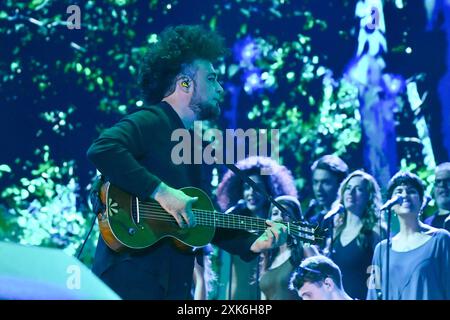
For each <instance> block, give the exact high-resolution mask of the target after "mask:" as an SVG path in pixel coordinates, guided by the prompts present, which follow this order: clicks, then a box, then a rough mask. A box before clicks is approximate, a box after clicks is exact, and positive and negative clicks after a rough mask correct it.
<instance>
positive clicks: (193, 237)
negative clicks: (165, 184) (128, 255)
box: [97, 183, 215, 252]
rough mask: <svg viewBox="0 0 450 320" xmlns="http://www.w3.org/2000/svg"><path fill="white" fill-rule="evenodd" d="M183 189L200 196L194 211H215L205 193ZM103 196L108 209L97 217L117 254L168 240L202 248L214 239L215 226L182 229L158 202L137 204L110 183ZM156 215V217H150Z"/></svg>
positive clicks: (103, 201)
mask: <svg viewBox="0 0 450 320" xmlns="http://www.w3.org/2000/svg"><path fill="white" fill-rule="evenodd" d="M181 190H182V191H183V192H184V193H186V194H187V195H189V196H191V197H198V200H197V201H196V202H195V203H193V205H192V209H197V210H208V211H214V206H213V204H212V202H211V200H210V199H209V197H208V196H207V194H206V193H205V192H204V191H202V190H200V189H198V188H194V187H186V188H182V189H181ZM100 197H101V200H102V203H103V204H104V205H105V207H106V210H105V211H104V212H102V213H99V214H98V216H97V218H98V222H99V228H100V233H101V236H102V238H103V240H104V241H105V243H106V244H107V245H108V247H110V248H111V249H112V250H114V251H116V252H121V251H124V250H127V249H145V248H147V247H150V246H152V245H153V244H155V243H156V242H158V241H159V240H161V239H162V238H165V237H172V238H175V239H177V240H179V241H181V242H182V243H183V244H185V245H188V246H191V247H202V246H205V245H207V244H208V243H210V242H211V240H212V239H213V237H214V231H215V228H214V227H211V226H199V225H197V226H195V227H193V228H184V229H182V228H180V227H179V226H178V224H177V223H176V221H175V219H174V218H173V217H172V216H171V215H170V214H169V213H167V212H165V211H164V210H163V209H162V208H161V207H160V206H159V204H158V202H156V201H151V200H150V201H148V202H147V201H146V202H143V201H138V200H137V198H136V197H133V196H131V195H130V194H128V193H127V192H125V191H123V190H121V189H119V188H118V187H116V186H114V185H111V184H110V183H105V184H104V185H103V186H102V188H101V192H100ZM138 213H139V218H138ZM155 216H156V218H149V217H155Z"/></svg>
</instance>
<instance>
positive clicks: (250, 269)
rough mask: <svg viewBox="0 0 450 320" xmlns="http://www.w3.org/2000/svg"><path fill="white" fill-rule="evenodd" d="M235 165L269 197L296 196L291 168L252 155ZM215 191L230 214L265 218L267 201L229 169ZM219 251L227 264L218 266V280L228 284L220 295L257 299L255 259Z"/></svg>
mask: <svg viewBox="0 0 450 320" xmlns="http://www.w3.org/2000/svg"><path fill="white" fill-rule="evenodd" d="M236 166H237V167H238V168H239V169H241V170H242V171H243V172H244V173H245V174H246V175H247V176H248V177H250V179H252V180H253V181H254V182H255V183H256V184H257V185H258V186H260V187H261V188H262V189H264V190H265V191H266V192H267V193H268V194H269V195H271V196H272V197H277V196H279V195H290V196H292V197H295V198H296V197H297V190H296V188H295V184H294V179H293V177H292V174H291V172H290V171H289V169H287V168H286V167H285V166H282V165H280V164H278V163H277V162H276V161H274V160H273V159H271V158H269V157H260V156H253V157H248V158H246V159H243V160H241V161H238V162H237V163H236ZM216 195H217V203H218V204H219V206H220V208H221V209H222V210H223V211H225V210H229V209H230V208H232V213H233V214H241V215H246V216H253V217H260V218H263V219H267V218H268V215H269V208H270V203H269V202H268V201H267V200H266V199H265V197H264V196H263V195H261V194H260V193H259V192H257V191H256V190H254V189H253V188H252V187H251V186H250V185H248V184H247V183H244V182H243V181H242V180H241V178H240V177H238V176H236V175H235V174H234V173H233V172H232V171H230V170H229V171H228V172H226V173H225V175H224V177H223V179H222V181H221V182H220V184H219V186H218V188H217V192H216ZM220 254H221V255H222V259H221V261H222V262H224V261H228V262H227V263H226V264H225V263H223V264H225V265H228V266H229V267H223V268H221V270H220V272H219V273H220V275H219V278H220V279H222V280H221V282H226V283H227V284H228V285H227V286H226V287H225V288H224V291H225V293H223V294H222V297H223V298H227V299H230V300H259V299H260V296H261V293H260V289H259V284H258V282H259V272H260V270H259V268H258V266H259V261H255V260H254V261H250V262H246V261H243V260H242V259H241V258H240V257H238V256H236V255H231V257H228V256H227V255H226V254H224V253H223V252H222V253H220ZM258 260H259V259H258Z"/></svg>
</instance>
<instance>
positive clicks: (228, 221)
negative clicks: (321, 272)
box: [138, 201, 317, 243]
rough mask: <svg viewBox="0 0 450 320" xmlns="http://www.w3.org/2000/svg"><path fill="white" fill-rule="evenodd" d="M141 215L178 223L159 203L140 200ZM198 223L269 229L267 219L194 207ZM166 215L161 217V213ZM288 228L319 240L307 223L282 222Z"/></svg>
mask: <svg viewBox="0 0 450 320" xmlns="http://www.w3.org/2000/svg"><path fill="white" fill-rule="evenodd" d="M139 207H140V208H139V209H138V211H139V212H140V215H141V214H142V217H143V218H146V219H159V220H161V219H162V220H165V221H171V222H174V223H176V221H175V218H174V217H172V215H170V214H168V213H167V212H165V210H164V209H163V208H162V207H161V206H160V205H159V204H157V203H149V202H143V201H139ZM192 212H193V214H194V216H195V220H196V222H197V225H199V226H206V227H217V228H226V229H238V230H245V231H250V232H256V233H263V232H264V231H265V230H266V229H267V224H266V220H265V219H262V218H258V217H249V216H243V215H236V214H225V213H221V212H217V211H208V210H200V209H192ZM162 213H164V216H163V217H161V214H162ZM280 223H281V224H283V225H285V226H286V228H287V233H288V235H290V236H293V237H296V238H300V239H301V240H302V241H304V242H308V243H313V242H315V241H317V237H316V233H315V231H316V230H315V228H313V227H311V226H310V225H308V224H305V223H294V224H293V223H285V222H280Z"/></svg>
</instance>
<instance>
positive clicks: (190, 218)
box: [87, 25, 286, 300]
mask: <svg viewBox="0 0 450 320" xmlns="http://www.w3.org/2000/svg"><path fill="white" fill-rule="evenodd" d="M225 51H226V50H225V47H224V39H223V38H222V37H221V36H220V35H218V34H217V33H216V32H213V31H210V30H207V29H205V28H203V27H201V26H187V25H180V26H175V27H168V28H166V29H165V30H164V31H163V32H162V33H161V35H160V36H159V38H158V41H157V42H156V43H152V44H150V47H149V48H148V51H147V53H146V55H145V56H144V58H143V60H142V65H141V70H140V84H141V89H142V91H143V94H144V97H145V100H146V106H145V107H143V108H140V109H138V110H137V111H136V112H134V113H131V114H129V115H127V116H126V117H125V118H124V119H122V120H121V121H119V122H118V123H117V124H116V125H114V126H113V127H111V128H109V129H106V130H104V131H103V132H102V133H101V135H100V137H99V138H98V139H96V140H95V141H94V143H93V144H92V145H91V146H90V148H89V150H88V153H87V155H88V158H89V160H90V161H91V162H92V163H93V164H94V165H95V166H96V168H97V169H98V170H99V171H100V172H101V173H102V175H103V176H104V177H105V178H106V180H107V181H109V182H110V183H112V184H114V185H116V186H117V187H119V188H121V189H122V190H124V191H126V192H128V193H129V194H131V195H133V196H136V197H138V198H139V199H141V200H147V199H148V200H150V199H153V200H155V201H157V202H158V203H159V205H160V206H161V207H162V208H163V209H164V210H165V211H166V212H167V214H170V215H171V216H172V217H173V218H174V219H175V220H176V222H177V224H178V225H179V227H181V228H190V227H194V226H195V225H196V220H195V216H194V215H193V212H192V208H191V207H192V204H193V203H194V202H195V201H197V198H194V197H190V196H188V195H186V194H185V193H184V192H182V191H181V190H179V189H180V188H182V187H187V186H197V187H201V171H200V166H196V165H192V164H186V163H182V164H176V163H174V161H172V150H173V147H174V146H175V145H176V142H174V141H172V139H171V138H172V133H173V132H174V131H175V130H178V129H190V128H191V127H192V126H193V123H194V121H196V120H206V119H212V118H214V117H217V116H218V115H219V114H220V107H219V101H220V100H221V98H222V95H223V88H222V86H221V85H220V84H219V82H218V81H217V73H216V71H215V69H214V67H213V63H214V62H216V61H217V60H218V59H219V58H221V57H222V56H223V54H224V52H225ZM96 213H97V212H96ZM267 226H268V228H267V230H266V232H264V233H263V234H262V235H260V236H259V237H258V236H257V235H253V234H251V233H249V232H245V231H238V230H236V231H235V230H225V229H220V228H218V229H216V233H215V237H214V239H213V240H212V242H213V243H214V244H216V245H218V246H220V247H222V248H223V249H225V250H228V251H230V252H232V253H233V254H238V255H240V256H241V257H242V259H244V260H252V259H254V258H255V257H257V256H258V253H260V252H261V251H263V250H267V249H271V248H273V247H276V246H278V245H280V244H282V243H283V242H285V241H286V228H285V227H284V226H282V225H281V224H274V223H271V222H270V221H268V222H267ZM194 258H195V254H194V253H193V252H192V250H191V251H188V252H186V250H181V248H180V245H179V242H178V241H176V240H174V239H173V238H163V239H161V240H160V241H158V243H156V244H155V245H153V246H151V247H150V248H147V249H145V250H141V251H139V252H120V253H117V252H115V251H113V250H111V249H110V248H109V247H108V246H107V245H106V243H105V241H104V240H103V239H102V238H100V239H99V242H98V245H97V250H96V254H95V258H94V264H93V271H94V272H95V273H96V274H97V275H98V276H99V277H100V278H101V279H102V280H103V281H104V282H105V283H106V284H107V285H109V286H110V287H111V288H112V289H113V290H114V291H116V292H117V293H118V294H119V295H120V296H121V297H122V298H124V299H180V300H184V299H191V298H192V296H191V294H190V291H191V286H192V278H193V268H194Z"/></svg>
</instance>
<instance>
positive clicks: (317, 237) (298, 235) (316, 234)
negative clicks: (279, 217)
mask: <svg viewBox="0 0 450 320" xmlns="http://www.w3.org/2000/svg"><path fill="white" fill-rule="evenodd" d="M286 226H287V227H288V235H289V236H291V237H294V238H295V239H297V240H299V241H301V242H303V243H308V244H316V245H319V246H322V245H323V244H324V242H325V232H324V230H322V229H321V228H319V226H318V225H312V224H310V223H307V222H302V221H296V222H290V223H289V224H286Z"/></svg>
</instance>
